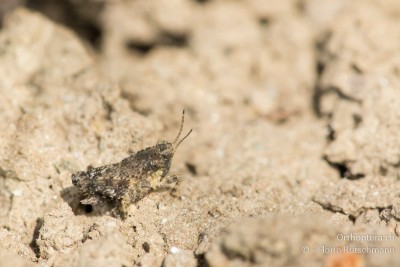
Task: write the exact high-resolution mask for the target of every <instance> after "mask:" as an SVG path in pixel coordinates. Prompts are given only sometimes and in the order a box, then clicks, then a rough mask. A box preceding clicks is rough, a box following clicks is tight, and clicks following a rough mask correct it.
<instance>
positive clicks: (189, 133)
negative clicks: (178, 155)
mask: <svg viewBox="0 0 400 267" xmlns="http://www.w3.org/2000/svg"><path fill="white" fill-rule="evenodd" d="M192 131H193V129H190V131H189V132H188V133H187V134H186V135H185V137H183V138H182V139H181V140H180V141H179V142H178V144H176V146H175V150H176V149H177V148H178V146H179V145H180V144H181V143H182V142H183V140H185V139H186V137H188V136H189V134H190V133H191V132H192Z"/></svg>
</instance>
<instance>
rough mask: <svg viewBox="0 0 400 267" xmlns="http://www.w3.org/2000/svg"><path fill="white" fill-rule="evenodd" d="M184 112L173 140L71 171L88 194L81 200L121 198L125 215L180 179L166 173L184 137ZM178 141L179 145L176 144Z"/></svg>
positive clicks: (73, 181) (97, 200) (94, 201)
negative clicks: (156, 192)
mask: <svg viewBox="0 0 400 267" xmlns="http://www.w3.org/2000/svg"><path fill="white" fill-rule="evenodd" d="M184 114H185V113H184V112H183V114H182V123H181V128H180V130H179V134H178V136H177V138H176V139H175V141H174V142H173V143H170V142H167V141H159V142H158V143H157V144H156V145H155V146H152V147H148V148H146V149H143V150H140V151H138V152H136V153H134V154H132V155H131V156H129V157H127V158H125V159H123V160H122V161H121V162H119V163H115V164H111V165H106V166H102V167H98V168H93V169H90V170H88V171H80V172H77V173H74V174H72V183H73V184H74V185H75V186H76V187H78V188H79V189H80V190H81V191H82V193H83V194H84V196H85V199H83V200H82V201H81V203H82V204H97V203H99V202H101V201H108V200H118V201H119V203H120V206H119V209H120V212H121V213H122V214H123V215H125V214H126V211H127V207H128V206H129V204H131V203H133V202H136V201H138V200H140V199H142V198H143V197H144V196H146V195H147V194H149V193H150V192H152V191H154V190H156V189H159V188H163V187H166V186H169V185H170V184H172V183H176V184H175V186H177V184H178V183H179V181H180V177H179V176H177V175H171V176H167V174H168V172H169V169H170V167H171V161H172V158H173V156H174V153H175V151H176V149H177V147H178V146H179V144H180V143H181V142H182V141H183V140H184V139H185V138H186V137H187V136H188V135H189V134H190V133H191V132H192V130H190V131H189V133H188V134H187V135H186V136H185V137H184V138H182V139H181V140H180V141H179V142H177V141H178V139H179V136H180V134H181V132H182V127H183V123H184ZM175 144H176V145H175Z"/></svg>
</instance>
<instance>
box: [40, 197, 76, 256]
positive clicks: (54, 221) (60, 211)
mask: <svg viewBox="0 0 400 267" xmlns="http://www.w3.org/2000/svg"><path fill="white" fill-rule="evenodd" d="M82 239H83V227H82V225H81V224H80V223H79V222H78V221H77V219H76V218H75V216H74V213H73V212H72V210H71V208H70V207H69V206H68V204H66V203H63V204H61V205H60V206H59V207H57V208H55V209H54V210H53V211H51V212H50V213H47V214H46V215H45V216H44V218H43V223H42V226H41V228H40V230H39V237H38V239H37V240H36V244H37V246H38V247H39V251H40V257H41V258H44V259H49V258H51V257H55V256H57V255H58V254H67V253H69V252H71V251H73V250H74V249H75V247H76V245H77V244H78V243H80V242H81V241H82Z"/></svg>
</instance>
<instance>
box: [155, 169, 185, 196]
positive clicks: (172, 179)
mask: <svg viewBox="0 0 400 267" xmlns="http://www.w3.org/2000/svg"><path fill="white" fill-rule="evenodd" d="M181 181H182V177H181V176H180V175H179V174H173V175H168V176H166V177H165V178H164V179H163V180H162V181H161V184H160V186H159V188H171V185H173V184H174V185H173V187H172V190H171V195H173V196H178V195H179V194H178V188H179V184H180V183H181Z"/></svg>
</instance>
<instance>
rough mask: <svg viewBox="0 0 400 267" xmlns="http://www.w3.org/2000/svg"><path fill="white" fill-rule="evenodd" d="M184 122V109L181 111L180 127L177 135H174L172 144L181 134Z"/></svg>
mask: <svg viewBox="0 0 400 267" xmlns="http://www.w3.org/2000/svg"><path fill="white" fill-rule="evenodd" d="M184 123H185V110H183V111H182V121H181V127H180V129H179V133H178V135H177V136H176V138H175V140H174V142H172V144H175V143H176V141H178V139H179V136H181V133H182V129H183V124H184Z"/></svg>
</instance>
